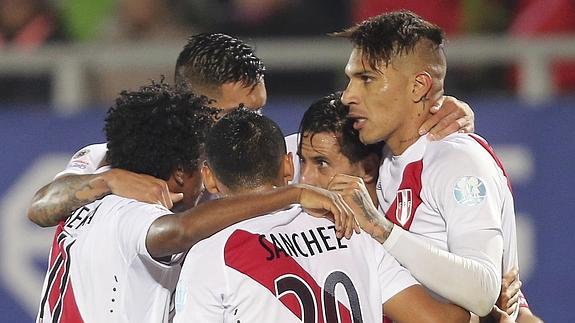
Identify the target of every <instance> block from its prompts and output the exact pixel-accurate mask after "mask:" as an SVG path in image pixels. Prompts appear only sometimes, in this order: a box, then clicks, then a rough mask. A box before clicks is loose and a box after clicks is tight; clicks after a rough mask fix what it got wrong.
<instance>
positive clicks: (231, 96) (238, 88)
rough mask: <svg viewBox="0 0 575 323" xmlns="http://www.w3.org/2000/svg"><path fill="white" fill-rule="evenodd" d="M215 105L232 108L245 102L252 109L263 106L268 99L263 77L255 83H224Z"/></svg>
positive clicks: (227, 108)
mask: <svg viewBox="0 0 575 323" xmlns="http://www.w3.org/2000/svg"><path fill="white" fill-rule="evenodd" d="M215 100H216V101H215V102H214V104H213V105H214V107H216V108H220V109H224V110H232V109H234V108H236V107H238V106H239V105H240V104H243V105H244V106H245V107H246V108H248V109H250V110H257V109H259V108H261V107H263V106H264V105H265V103H266V101H267V90H266V87H265V82H264V80H263V78H262V79H261V80H260V81H259V82H257V83H256V84H255V85H251V86H250V85H248V86H246V85H245V84H243V83H242V82H228V83H224V84H222V86H221V88H220V94H219V95H218V97H216V98H215Z"/></svg>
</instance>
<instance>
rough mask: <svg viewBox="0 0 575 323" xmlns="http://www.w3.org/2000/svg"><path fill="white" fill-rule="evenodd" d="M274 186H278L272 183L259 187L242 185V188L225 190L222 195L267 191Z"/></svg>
mask: <svg viewBox="0 0 575 323" xmlns="http://www.w3.org/2000/svg"><path fill="white" fill-rule="evenodd" d="M274 188H276V186H275V185H272V184H263V185H260V186H257V187H250V188H247V187H241V188H237V189H234V190H230V191H227V192H223V194H222V195H225V196H233V195H239V194H249V193H261V192H267V191H271V190H273V189H274Z"/></svg>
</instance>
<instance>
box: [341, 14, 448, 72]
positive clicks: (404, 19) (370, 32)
mask: <svg viewBox="0 0 575 323" xmlns="http://www.w3.org/2000/svg"><path fill="white" fill-rule="evenodd" d="M331 35H332V36H335V37H342V38H347V39H349V40H350V41H351V42H352V44H353V45H354V46H356V47H358V48H361V49H362V51H363V55H364V57H365V59H366V60H367V61H368V62H369V65H370V67H371V68H372V69H377V66H379V65H380V64H381V63H385V66H387V65H388V64H389V63H390V62H391V59H392V58H394V57H396V56H399V55H402V54H407V53H410V52H412V51H413V50H414V49H415V46H416V45H417V44H418V43H419V41H420V40H422V39H427V40H430V41H431V42H432V43H433V44H435V45H436V46H438V47H441V46H443V43H444V40H445V36H444V33H443V30H441V28H440V27H438V26H437V25H435V24H433V23H431V22H429V21H426V20H424V19H423V18H421V17H420V16H418V15H416V14H414V13H413V12H411V11H407V10H400V11H394V12H389V13H385V14H381V15H379V16H375V17H371V18H369V19H367V20H365V21H363V22H361V23H359V24H357V25H355V26H353V27H350V28H348V29H345V30H344V31H342V32H337V33H333V34H331Z"/></svg>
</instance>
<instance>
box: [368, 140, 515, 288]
mask: <svg viewBox="0 0 575 323" xmlns="http://www.w3.org/2000/svg"><path fill="white" fill-rule="evenodd" d="M377 195H378V201H379V208H380V211H382V212H384V213H385V215H386V217H387V218H388V219H389V220H391V221H392V222H394V223H395V224H396V225H399V226H401V227H402V228H404V229H405V230H408V231H410V232H413V233H415V234H417V235H419V236H420V237H423V238H424V239H426V240H427V241H428V242H429V243H431V244H432V245H435V246H436V247H439V248H440V249H442V250H445V251H449V252H453V253H455V254H458V253H460V252H461V254H463V255H465V257H469V258H473V259H482V258H484V255H481V254H480V252H478V249H480V248H475V249H473V248H471V249H469V248H468V247H469V246H470V245H476V246H482V241H469V239H473V238H470V235H469V233H470V232H474V231H481V230H484V231H491V232H501V234H502V237H503V259H502V266H501V268H502V270H503V272H507V271H509V270H510V269H511V268H512V267H516V266H517V265H518V261H517V241H516V228H515V211H514V206H513V197H512V194H511V188H510V185H509V182H508V179H507V177H506V175H505V171H504V169H503V166H502V164H501V162H500V161H499V159H498V158H497V156H496V155H495V153H494V152H493V150H492V149H491V147H490V146H489V145H488V143H487V142H486V141H485V140H484V139H483V138H481V137H479V136H477V135H473V134H469V135H468V134H453V135H450V136H448V137H446V138H445V139H443V140H441V141H429V140H428V139H427V137H426V136H422V137H421V138H419V139H418V141H417V142H416V143H414V144H413V145H412V146H410V147H409V148H408V149H407V150H406V151H405V152H404V153H403V154H402V155H400V156H393V155H392V154H391V153H389V152H387V151H384V159H383V161H382V164H381V166H380V170H379V180H378V183H377ZM462 246H465V247H462ZM414 260H415V259H414ZM417 266H421V267H422V268H425V267H426V266H427V265H426V263H421V264H418V265H417ZM407 267H408V268H411V267H410V266H407ZM410 270H411V269H410ZM414 276H416V277H418V275H416V274H415V272H414Z"/></svg>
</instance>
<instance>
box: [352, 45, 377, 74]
mask: <svg viewBox="0 0 575 323" xmlns="http://www.w3.org/2000/svg"><path fill="white" fill-rule="evenodd" d="M364 53H365V52H364V51H363V50H362V49H361V48H359V47H354V49H353V50H352V51H351V54H350V55H349V59H348V61H347V64H346V66H345V74H346V75H347V76H348V77H354V76H359V75H362V74H366V73H368V74H380V73H381V72H382V69H385V68H386V64H385V62H384V61H383V60H382V62H381V63H379V64H377V65H376V66H373V62H371V61H370V59H369V58H368V57H367V56H366V55H365V54H364ZM374 67H375V68H374Z"/></svg>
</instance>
